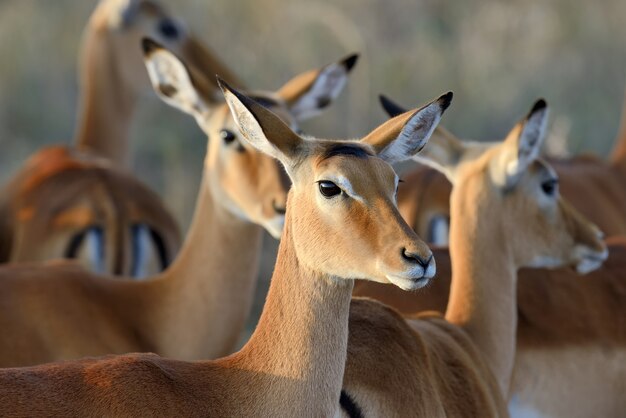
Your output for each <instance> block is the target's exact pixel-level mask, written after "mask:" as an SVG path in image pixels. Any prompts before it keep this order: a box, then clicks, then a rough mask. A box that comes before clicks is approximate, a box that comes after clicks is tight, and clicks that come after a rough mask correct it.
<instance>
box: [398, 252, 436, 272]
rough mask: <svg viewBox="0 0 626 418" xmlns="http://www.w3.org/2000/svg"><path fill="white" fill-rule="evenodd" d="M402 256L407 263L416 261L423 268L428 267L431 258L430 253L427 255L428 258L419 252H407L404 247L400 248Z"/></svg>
mask: <svg viewBox="0 0 626 418" xmlns="http://www.w3.org/2000/svg"><path fill="white" fill-rule="evenodd" d="M402 258H404V259H405V260H406V261H408V262H409V263H417V264H419V265H420V266H422V267H423V268H424V269H426V268H427V267H428V264H429V263H430V260H432V259H433V255H432V253H431V254H430V255H429V256H428V258H426V259H425V258H424V257H422V256H420V255H419V254H415V253H411V252H408V251H407V249H406V248H403V249H402Z"/></svg>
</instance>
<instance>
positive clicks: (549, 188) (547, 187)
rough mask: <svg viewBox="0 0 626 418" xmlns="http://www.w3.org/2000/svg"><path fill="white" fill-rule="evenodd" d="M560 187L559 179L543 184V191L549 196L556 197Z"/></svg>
mask: <svg viewBox="0 0 626 418" xmlns="http://www.w3.org/2000/svg"><path fill="white" fill-rule="evenodd" d="M558 187H559V181H558V180H557V179H550V180H546V181H544V182H543V183H541V190H543V192H544V193H545V194H547V195H548V196H554V194H555V193H556V190H557V188H558Z"/></svg>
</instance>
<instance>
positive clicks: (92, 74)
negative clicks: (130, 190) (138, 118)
mask: <svg viewBox="0 0 626 418" xmlns="http://www.w3.org/2000/svg"><path fill="white" fill-rule="evenodd" d="M107 31H108V30H106V29H100V30H99V29H98V28H95V29H93V28H90V27H88V29H87V32H86V33H85V37H84V39H83V45H82V51H81V63H80V86H79V90H80V99H79V104H80V107H79V116H78V122H77V127H76V133H75V145H76V147H77V148H78V149H81V150H85V151H90V152H94V153H95V154H97V155H98V156H101V157H104V158H107V159H109V160H110V161H112V162H113V163H114V164H116V165H117V166H119V167H127V166H128V164H129V159H130V156H129V151H128V148H129V144H128V135H129V130H130V124H131V119H132V116H133V111H134V108H135V103H136V100H137V93H136V91H135V89H134V88H132V87H131V86H127V85H125V83H124V82H123V77H122V75H121V74H120V73H119V67H118V64H119V63H118V58H116V57H115V55H114V46H113V45H111V41H110V40H109V39H108V34H107Z"/></svg>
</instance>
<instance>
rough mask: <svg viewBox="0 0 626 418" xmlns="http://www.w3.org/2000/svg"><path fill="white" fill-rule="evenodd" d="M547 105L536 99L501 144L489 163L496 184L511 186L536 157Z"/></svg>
mask: <svg viewBox="0 0 626 418" xmlns="http://www.w3.org/2000/svg"><path fill="white" fill-rule="evenodd" d="M547 124H548V105H547V104H546V101H545V100H543V99H539V100H537V102H536V103H535V104H534V105H533V107H532V109H531V110H530V112H529V113H528V115H527V116H526V117H525V118H524V119H523V120H522V121H521V122H519V123H518V124H517V125H515V127H514V128H513V130H511V132H510V133H509V135H508V136H507V138H506V139H505V140H504V142H503V143H502V144H501V149H500V152H499V154H498V155H497V156H496V158H494V160H493V161H492V163H491V167H490V169H491V174H492V176H493V178H494V181H495V182H496V184H500V185H501V186H503V187H511V186H514V185H515V184H516V183H517V180H518V179H519V178H520V177H521V174H523V173H524V171H526V169H527V168H528V166H530V164H531V163H532V162H533V161H534V160H536V159H537V157H539V151H540V150H541V146H542V144H543V141H544V140H545V137H546V127H547Z"/></svg>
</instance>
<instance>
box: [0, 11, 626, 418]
mask: <svg viewBox="0 0 626 418" xmlns="http://www.w3.org/2000/svg"><path fill="white" fill-rule="evenodd" d="M357 59H358V56H357V55H356V54H353V55H349V56H346V57H345V58H343V59H341V60H338V61H336V62H334V63H330V64H328V65H325V66H322V67H320V68H318V69H314V70H310V71H308V72H304V73H302V74H300V75H297V76H295V77H294V78H293V79H291V80H290V81H288V82H287V83H286V84H285V85H284V86H283V87H281V88H279V89H278V90H276V91H269V90H268V91H264V90H257V89H256V88H255V89H254V90H248V89H247V87H245V84H244V82H242V81H241V80H240V79H239V78H238V77H237V76H236V75H235V74H234V73H233V72H232V71H230V70H229V69H228V68H227V67H226V66H225V65H224V64H222V63H221V61H220V60H219V59H218V58H217V57H216V56H215V54H214V53H212V52H211V51H210V50H209V49H208V48H207V47H205V46H204V45H203V44H202V43H201V42H200V41H198V40H197V39H196V38H195V37H193V36H192V35H191V34H190V33H189V32H188V30H187V29H186V28H185V27H184V26H183V25H182V24H181V23H180V21H179V20H177V19H175V18H174V17H172V16H170V15H169V13H168V12H167V11H166V10H165V9H164V8H163V7H161V6H160V5H158V4H156V3H155V2H153V1H150V0H100V2H99V4H98V6H97V8H96V10H95V11H94V13H93V15H92V17H91V18H90V20H89V23H88V25H87V28H86V30H85V32H84V35H83V42H82V47H81V51H80V98H81V99H80V109H79V111H78V125H77V130H76V134H75V137H74V144H73V145H72V146H53V147H48V148H45V149H41V150H39V151H37V152H36V153H35V154H33V155H32V156H31V157H30V158H29V159H28V160H27V161H26V162H25V163H24V165H23V167H22V168H21V169H20V170H19V171H18V172H17V173H16V174H15V175H14V177H13V178H12V179H11V180H10V181H9V183H8V184H7V185H5V186H4V188H3V189H2V190H0V262H2V263H4V265H3V266H0V329H2V335H3V337H2V338H0V367H2V368H1V369H0V415H1V416H16V417H18V416H19V417H35V416H59V417H67V416H142V417H143V416H176V417H178V416H219V417H239V416H263V417H283V416H284V417H300V416H311V417H351V418H352V417H505V416H515V417H581V418H582V417H620V416H624V414H625V413H626V238H620V237H623V236H624V235H626V126H624V127H623V128H622V133H621V135H620V136H619V138H618V140H617V142H616V145H615V151H614V152H613V155H612V156H611V158H610V160H609V161H602V160H600V159H597V158H593V157H589V156H584V157H575V158H571V159H557V158H551V157H547V158H543V157H542V151H541V150H542V145H543V142H544V139H545V137H546V134H547V125H548V105H547V103H546V102H545V101H544V100H543V99H539V100H537V101H536V103H535V104H534V105H533V106H532V108H531V110H530V111H529V113H528V114H527V115H526V116H525V117H524V118H522V119H521V120H520V121H519V122H518V123H516V124H515V125H514V126H513V128H512V129H511V131H510V132H509V133H508V134H506V136H505V137H504V139H503V140H501V141H496V142H471V141H464V140H460V139H458V138H457V137H456V136H455V135H453V134H452V133H450V132H448V131H447V130H445V129H444V128H442V127H441V126H438V124H439V122H440V120H441V118H442V116H443V114H444V112H445V110H446V109H447V108H448V107H449V106H450V105H451V103H452V97H453V96H452V93H446V94H443V95H441V96H440V97H439V98H437V99H435V100H433V101H431V102H429V103H427V104H426V105H423V106H420V107H416V108H414V109H404V108H403V107H402V106H400V105H399V104H396V103H395V102H393V101H392V100H391V99H389V98H387V97H385V96H381V98H380V99H381V104H382V107H383V108H384V110H385V111H386V112H387V113H388V114H389V116H390V119H389V120H387V121H386V122H384V123H382V124H381V125H380V126H379V127H377V128H376V129H374V130H373V131H371V132H370V133H369V134H368V135H366V136H365V137H363V138H361V139H358V140H355V139H345V140H338V139H319V138H314V137H311V136H307V135H304V134H302V132H301V131H300V129H299V128H298V124H299V122H301V121H303V120H306V119H309V118H312V117H314V116H316V115H318V114H319V113H320V112H322V111H323V110H324V109H325V108H326V107H327V106H328V105H329V104H331V103H332V102H333V101H334V100H335V99H336V98H338V96H339V95H340V93H341V91H342V90H343V88H344V86H345V85H346V83H347V81H348V77H349V75H350V73H351V71H352V69H353V68H354V66H355V65H356V63H357ZM215 74H218V77H217V78H216V77H215ZM150 86H151V87H152V89H153V90H154V92H156V94H157V96H158V97H159V98H160V99H161V100H163V101H164V102H166V103H167V104H169V105H170V106H173V107H175V108H177V109H179V110H181V111H183V112H185V113H187V114H189V115H190V116H192V117H193V118H194V119H195V120H196V122H197V124H198V125H199V127H200V129H201V130H202V131H203V132H204V133H205V134H206V136H207V137H208V141H207V152H206V157H205V160H204V168H203V174H202V179H201V184H200V190H199V192H198V197H197V203H196V209H195V213H194V216H193V220H192V222H191V226H190V227H189V230H188V232H187V234H186V237H185V239H184V241H182V240H181V237H180V233H179V230H178V227H177V224H176V222H175V221H174V219H173V217H172V215H171V214H170V213H169V211H168V209H167V208H166V207H165V205H164V204H163V202H162V201H161V200H160V198H159V197H158V196H157V195H156V194H155V193H154V192H152V191H151V190H150V189H149V188H147V187H146V186H145V185H143V183H141V182H140V181H139V180H138V179H137V178H136V177H135V176H134V175H133V173H132V172H131V171H130V166H129V161H130V160H131V155H130V152H129V148H130V147H129V131H130V127H131V122H132V116H133V110H134V108H135V106H136V102H137V99H138V96H139V95H140V94H141V93H142V91H143V90H146V89H148V88H149V87H150ZM624 121H625V122H624V123H626V114H625V116H624ZM405 160H414V161H417V162H418V163H421V164H422V165H419V166H417V168H415V169H414V171H413V172H410V173H407V174H406V175H405V176H404V177H405V179H404V181H403V180H401V179H400V178H399V177H398V175H397V174H396V172H395V171H394V169H393V168H392V166H391V164H396V163H399V162H402V161H405ZM596 225H598V226H596ZM263 230H265V231H267V232H268V233H269V234H271V235H272V236H273V237H274V238H276V239H280V245H279V250H278V255H277V258H276V263H275V268H274V273H273V276H272V279H271V285H270V290H269V293H268V295H267V299H266V302H265V306H264V309H263V312H262V314H261V317H260V319H259V322H258V325H257V326H256V329H255V331H254V333H253V335H252V336H251V338H250V339H249V340H248V341H247V343H245V344H244V345H243V347H242V348H241V349H239V350H237V343H238V341H239V338H240V336H241V334H242V331H243V329H244V324H245V321H246V320H247V318H248V316H249V315H250V311H251V306H252V302H253V296H254V292H255V287H256V281H257V276H258V264H259V261H260V257H261V237H262V233H263ZM601 231H602V232H601ZM603 232H604V233H606V234H608V235H610V236H611V237H609V238H608V239H606V240H605V239H604V234H603ZM422 239H424V240H422ZM432 244H435V245H448V248H449V250H448V249H447V248H445V247H434V248H432V249H431V248H430V247H429V245H432ZM60 259H65V260H60ZM587 273H589V274H588V277H579V275H580V274H587ZM518 278H519V283H518ZM364 296H365V297H364Z"/></svg>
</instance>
